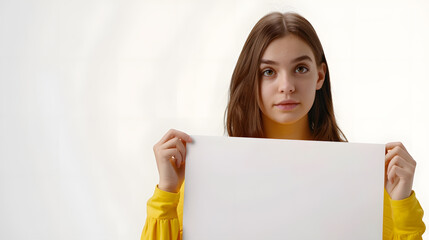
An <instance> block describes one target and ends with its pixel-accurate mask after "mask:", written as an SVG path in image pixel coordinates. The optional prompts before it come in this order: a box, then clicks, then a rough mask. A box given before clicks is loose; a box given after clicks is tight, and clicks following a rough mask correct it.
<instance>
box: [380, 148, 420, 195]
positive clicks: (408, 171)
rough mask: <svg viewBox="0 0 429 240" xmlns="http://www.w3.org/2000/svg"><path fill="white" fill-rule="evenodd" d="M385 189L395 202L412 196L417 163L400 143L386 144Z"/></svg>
mask: <svg viewBox="0 0 429 240" xmlns="http://www.w3.org/2000/svg"><path fill="white" fill-rule="evenodd" d="M385 154H386V156H385V175H384V187H385V188H386V191H387V192H388V193H389V195H390V198H391V199H393V200H402V199H405V198H408V197H409V196H410V195H411V190H412V187H413V179H414V172H415V169H416V161H415V160H414V159H413V157H411V155H410V154H409V153H408V151H407V149H405V147H404V145H403V144H402V143H400V142H390V143H387V144H386V153H385Z"/></svg>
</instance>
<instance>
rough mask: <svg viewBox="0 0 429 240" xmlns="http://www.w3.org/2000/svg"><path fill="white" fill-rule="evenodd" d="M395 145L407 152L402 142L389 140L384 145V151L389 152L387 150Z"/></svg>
mask: <svg viewBox="0 0 429 240" xmlns="http://www.w3.org/2000/svg"><path fill="white" fill-rule="evenodd" d="M395 147H399V148H402V149H403V150H404V151H405V152H407V153H408V151H407V149H406V148H405V146H404V144H402V143H401V142H389V143H386V145H385V150H386V153H387V152H389V150H392V149H393V148H395Z"/></svg>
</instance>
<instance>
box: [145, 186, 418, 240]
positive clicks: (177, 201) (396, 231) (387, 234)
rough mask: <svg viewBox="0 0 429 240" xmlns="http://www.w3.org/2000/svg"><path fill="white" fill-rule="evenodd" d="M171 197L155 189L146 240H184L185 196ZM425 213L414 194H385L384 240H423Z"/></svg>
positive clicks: (172, 194) (147, 223) (147, 220)
mask: <svg viewBox="0 0 429 240" xmlns="http://www.w3.org/2000/svg"><path fill="white" fill-rule="evenodd" d="M184 186H185V184H183V185H182V187H181V189H180V192H178V193H170V192H166V191H162V190H160V189H159V188H158V185H157V186H156V187H155V192H154V194H153V196H152V197H151V198H150V199H149V200H148V202H147V218H146V223H145V225H144V227H143V232H142V235H141V239H142V240H161V239H162V240H170V239H174V240H178V239H179V240H181V239H182V229H183V227H182V220H183V197H181V196H183V192H184ZM422 219H423V209H422V207H421V206H420V203H419V201H418V200H417V198H416V195H415V193H414V191H412V193H411V195H410V196H409V197H408V198H406V199H403V200H392V199H391V198H390V196H389V194H388V193H387V192H386V190H384V216H383V240H387V239H398V240H399V239H400V240H405V239H407V240H411V239H422V235H423V233H424V232H425V230H426V226H425V224H424V223H423V220H422Z"/></svg>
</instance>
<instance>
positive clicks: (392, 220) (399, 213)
mask: <svg viewBox="0 0 429 240" xmlns="http://www.w3.org/2000/svg"><path fill="white" fill-rule="evenodd" d="M383 222H384V224H383V239H385V240H387V239H389V240H390V239H394V240H414V239H422V235H423V233H424V232H425V230H426V226H425V224H424V223H423V209H422V207H421V206H420V203H419V201H418V200H417V198H416V194H415V193H414V191H412V192H411V195H410V196H409V197H408V198H406V199H402V200H393V199H391V198H390V196H389V194H388V193H387V191H386V190H384V219H383Z"/></svg>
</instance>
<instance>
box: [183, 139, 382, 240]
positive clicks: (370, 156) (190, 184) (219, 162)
mask: <svg viewBox="0 0 429 240" xmlns="http://www.w3.org/2000/svg"><path fill="white" fill-rule="evenodd" d="M192 138H193V139H194V142H193V143H191V144H187V157H186V174H185V179H186V180H185V195H184V210H183V239H185V240H206V239H207V240H211V239H216V240H218V239H223V240H226V239H234V240H236V239H248V240H249V239H250V240H252V239H255V240H256V239H258V240H260V239H312V240H314V239H330V240H335V239H338V240H344V239H348V240H352V239H356V240H362V239H365V240H372V239H374V240H375V239H377V240H379V239H382V227H383V194H384V151H385V150H384V144H366V143H341V142H325V141H303V140H279V139H258V138H236V137H212V136H192Z"/></svg>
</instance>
